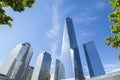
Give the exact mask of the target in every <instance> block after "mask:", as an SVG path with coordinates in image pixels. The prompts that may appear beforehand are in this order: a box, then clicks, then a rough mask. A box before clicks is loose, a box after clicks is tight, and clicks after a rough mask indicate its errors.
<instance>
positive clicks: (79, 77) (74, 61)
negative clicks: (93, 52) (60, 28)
mask: <svg viewBox="0 0 120 80" xmlns="http://www.w3.org/2000/svg"><path fill="white" fill-rule="evenodd" d="M60 61H61V63H60V75H59V77H60V80H64V79H66V80H69V79H71V78H72V79H73V78H74V80H83V79H84V75H83V69H82V65H81V60H80V55H79V50H78V45H77V40H76V36H75V31H74V27H73V22H72V19H71V18H69V17H67V18H66V21H65V24H64V32H63V41H62V50H61V59H60Z"/></svg>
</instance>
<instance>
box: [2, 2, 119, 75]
mask: <svg viewBox="0 0 120 80" xmlns="http://www.w3.org/2000/svg"><path fill="white" fill-rule="evenodd" d="M6 10H7V13H8V14H9V15H10V16H12V17H13V19H14V21H13V22H12V24H13V28H12V29H10V28H9V27H8V26H1V27H0V65H1V64H2V63H3V62H4V61H5V60H6V59H7V58H8V56H9V55H10V52H11V51H12V49H13V48H14V47H15V46H16V45H17V44H19V43H21V42H29V43H30V44H31V45H32V47H33V53H34V54H33V57H32V60H31V63H30V64H31V65H33V66H34V65H35V61H36V58H37V56H38V55H39V53H40V52H43V51H48V52H50V53H51V55H52V57H53V60H55V58H59V57H60V52H61V51H60V50H61V43H62V32H63V27H64V21H65V18H66V17H67V16H70V17H71V18H72V19H73V23H74V27H75V31H76V36H77V41H78V45H79V51H80V56H81V60H82V64H83V69H84V73H85V75H86V76H88V69H87V64H86V60H85V55H84V51H83V47H82V45H83V43H86V42H88V41H91V40H94V42H95V45H96V47H97V50H98V52H99V55H100V57H101V60H102V63H103V66H104V68H105V71H106V72H107V73H109V72H112V71H116V70H120V68H119V67H120V63H119V61H118V58H117V56H118V54H117V50H116V49H113V48H111V47H109V46H106V45H105V37H106V36H111V32H110V29H109V26H110V24H111V23H109V21H108V14H109V13H110V12H111V11H112V10H111V9H110V3H108V1H107V0H37V1H36V3H35V5H34V7H33V8H32V9H28V8H26V10H25V11H24V12H21V13H18V12H17V13H16V12H14V11H12V9H10V8H8V9H6ZM54 63H55V62H54V61H53V63H52V70H51V73H53V72H54Z"/></svg>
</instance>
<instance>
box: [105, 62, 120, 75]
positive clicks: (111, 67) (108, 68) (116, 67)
mask: <svg viewBox="0 0 120 80" xmlns="http://www.w3.org/2000/svg"><path fill="white" fill-rule="evenodd" d="M104 68H105V71H106V73H112V72H115V71H120V64H119V63H117V62H116V63H113V64H105V65H104Z"/></svg>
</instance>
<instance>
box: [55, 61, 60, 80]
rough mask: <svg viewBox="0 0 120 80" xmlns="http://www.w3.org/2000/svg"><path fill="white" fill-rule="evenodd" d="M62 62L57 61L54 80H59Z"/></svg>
mask: <svg viewBox="0 0 120 80" xmlns="http://www.w3.org/2000/svg"><path fill="white" fill-rule="evenodd" d="M59 69H60V60H58V59H56V65H55V74H54V80H59Z"/></svg>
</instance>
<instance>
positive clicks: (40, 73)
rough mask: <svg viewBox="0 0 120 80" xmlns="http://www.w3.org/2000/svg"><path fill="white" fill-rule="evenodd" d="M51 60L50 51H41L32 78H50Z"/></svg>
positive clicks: (37, 79) (33, 79) (38, 79)
mask: <svg viewBox="0 0 120 80" xmlns="http://www.w3.org/2000/svg"><path fill="white" fill-rule="evenodd" d="M51 61H52V59H51V55H50V54H49V53H47V52H43V53H41V54H40V55H39V56H38V58H37V61H36V65H35V68H34V71H33V75H32V78H31V80H50V66H51Z"/></svg>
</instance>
